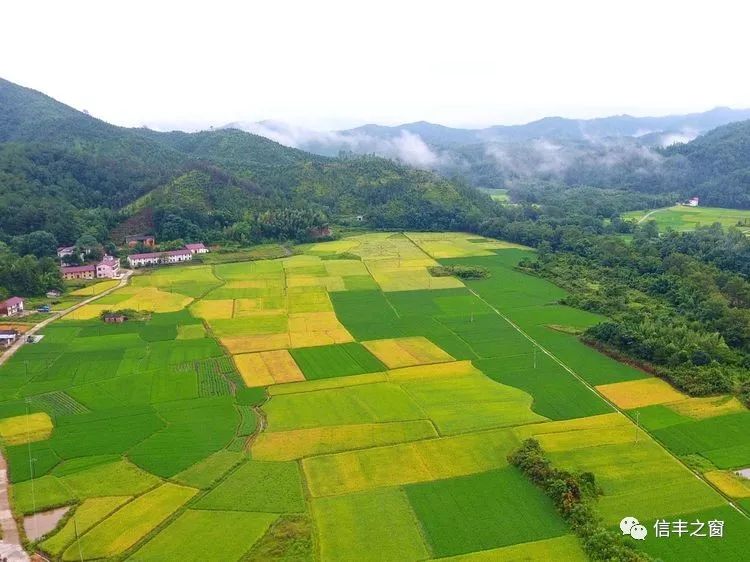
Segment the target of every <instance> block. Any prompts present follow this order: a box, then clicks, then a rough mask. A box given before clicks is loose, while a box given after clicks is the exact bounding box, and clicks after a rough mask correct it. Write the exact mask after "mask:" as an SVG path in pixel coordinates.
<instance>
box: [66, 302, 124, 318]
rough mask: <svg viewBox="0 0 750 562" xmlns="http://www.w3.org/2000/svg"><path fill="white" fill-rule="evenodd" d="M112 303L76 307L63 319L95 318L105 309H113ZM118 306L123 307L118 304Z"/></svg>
mask: <svg viewBox="0 0 750 562" xmlns="http://www.w3.org/2000/svg"><path fill="white" fill-rule="evenodd" d="M112 308H113V306H112V305H106V304H85V305H83V306H82V307H80V308H76V309H75V310H73V311H72V312H70V313H68V314H66V315H65V316H63V317H62V319H63V320H93V319H94V318H99V315H100V314H101V313H102V312H104V311H105V310H112ZM117 308H122V307H120V306H118V307H117Z"/></svg>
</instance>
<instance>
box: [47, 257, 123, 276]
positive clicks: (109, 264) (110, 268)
mask: <svg viewBox="0 0 750 562" xmlns="http://www.w3.org/2000/svg"><path fill="white" fill-rule="evenodd" d="M60 274H61V275H62V278H63V279H66V280H70V279H114V278H116V277H119V276H120V260H118V259H117V258H115V257H113V256H104V257H103V258H102V260H101V261H100V262H99V263H97V264H91V265H75V266H68V267H61V268H60Z"/></svg>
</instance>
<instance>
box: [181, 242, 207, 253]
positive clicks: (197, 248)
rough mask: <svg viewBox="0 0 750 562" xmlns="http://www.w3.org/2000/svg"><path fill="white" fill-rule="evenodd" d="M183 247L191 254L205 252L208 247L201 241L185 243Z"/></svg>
mask: <svg viewBox="0 0 750 562" xmlns="http://www.w3.org/2000/svg"><path fill="white" fill-rule="evenodd" d="M185 249H186V250H190V252H191V253H193V254H207V253H208V248H206V247H205V246H204V245H203V242H196V243H195V244H185Z"/></svg>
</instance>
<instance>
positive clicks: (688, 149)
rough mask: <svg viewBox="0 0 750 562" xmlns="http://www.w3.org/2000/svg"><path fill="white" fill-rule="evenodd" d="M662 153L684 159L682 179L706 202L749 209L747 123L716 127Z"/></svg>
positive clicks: (749, 129)
mask: <svg viewBox="0 0 750 562" xmlns="http://www.w3.org/2000/svg"><path fill="white" fill-rule="evenodd" d="M665 154H666V155H667V156H668V157H670V158H673V159H678V158H681V159H684V161H685V162H686V165H687V171H686V173H685V174H684V177H685V178H686V180H687V182H688V184H689V185H690V186H691V187H692V188H693V190H694V191H695V193H696V195H699V196H701V197H702V198H703V200H704V201H705V202H706V203H709V204H713V205H717V206H723V207H739V208H745V209H747V208H750V121H742V122H740V123H731V124H729V125H725V126H723V127H719V128H717V129H714V130H713V131H710V132H708V133H707V134H705V135H703V136H701V137H698V138H697V139H695V140H694V141H692V142H689V143H687V144H679V145H674V146H672V147H670V148H668V149H666V150H665Z"/></svg>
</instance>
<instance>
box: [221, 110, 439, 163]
mask: <svg viewBox="0 0 750 562" xmlns="http://www.w3.org/2000/svg"><path fill="white" fill-rule="evenodd" d="M229 127H232V128H237V129H242V130H243V131H247V132H248V133H253V134H256V135H260V136H263V137H266V138H269V139H271V140H274V141H276V142H278V143H280V144H283V145H285V146H291V147H293V148H299V149H302V150H307V151H309V152H315V153H319V154H326V155H331V156H333V155H336V154H338V153H339V152H340V151H349V152H354V153H356V154H377V155H378V156H383V157H386V158H392V159H395V160H399V161H401V162H404V163H406V164H409V165H411V166H416V167H418V168H426V169H431V170H433V169H437V168H440V167H441V166H445V165H447V164H448V163H449V162H450V160H451V158H450V157H449V156H448V155H447V154H444V153H441V152H439V151H437V150H435V149H433V148H431V147H430V146H429V145H428V144H427V143H426V142H424V140H422V137H420V136H419V135H417V134H414V133H411V132H409V131H400V132H399V135H397V136H394V137H393V138H381V137H377V136H374V135H370V134H367V133H362V132H353V133H342V132H338V131H315V130H312V129H306V128H304V127H298V126H295V125H291V124H289V123H285V122H282V121H261V122H258V123H248V122H236V123H230V124H228V125H226V126H225V128H229Z"/></svg>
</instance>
